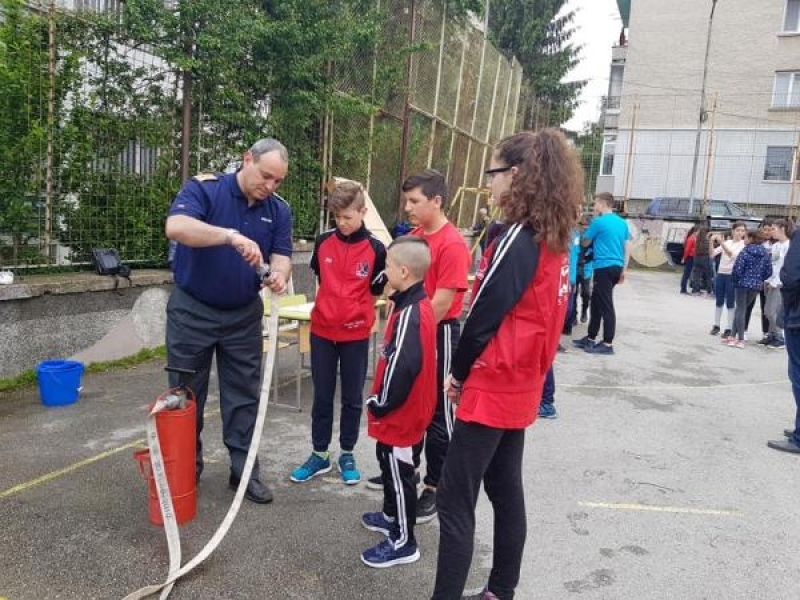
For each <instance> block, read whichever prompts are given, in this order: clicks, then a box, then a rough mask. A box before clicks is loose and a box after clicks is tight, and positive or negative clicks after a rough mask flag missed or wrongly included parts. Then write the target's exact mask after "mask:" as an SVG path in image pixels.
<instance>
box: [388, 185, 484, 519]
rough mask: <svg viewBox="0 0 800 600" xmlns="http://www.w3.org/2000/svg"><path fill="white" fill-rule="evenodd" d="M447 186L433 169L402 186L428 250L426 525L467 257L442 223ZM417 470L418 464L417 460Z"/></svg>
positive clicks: (432, 511)
mask: <svg viewBox="0 0 800 600" xmlns="http://www.w3.org/2000/svg"><path fill="white" fill-rule="evenodd" d="M447 198H448V194H447V183H446V182H445V179H444V176H443V175H442V174H441V173H439V172H438V171H435V170H433V169H427V170H425V171H422V172H421V173H417V174H416V175H412V176H411V177H409V178H408V179H406V180H405V181H404V182H403V199H404V200H405V210H406V212H407V213H408V216H409V219H410V220H411V222H412V223H413V224H414V225H415V226H416V227H415V228H414V229H413V230H412V231H411V234H412V235H418V236H420V237H421V238H422V239H424V240H425V241H426V242H428V246H429V247H430V249H431V267H430V269H428V273H427V275H425V293H426V294H427V295H428V298H430V301H431V305H432V306H433V313H434V316H435V317H436V323H437V326H436V390H437V401H436V412H435V413H434V416H433V421H432V422H431V424H430V426H429V427H428V431H427V433H426V435H425V464H426V473H425V479H424V481H423V483H424V484H425V488H424V489H423V491H422V494H421V495H420V497H419V502H418V503H417V521H418V522H420V523H426V522H427V521H430V520H431V519H433V517H434V516H435V515H436V486H437V485H439V479H440V478H441V474H442V466H443V465H444V459H445V456H447V448H448V446H449V445H450V438H451V437H452V435H453V424H454V422H455V419H454V416H453V404H452V402H451V401H450V399H449V398H447V396H446V395H445V393H444V382H445V378H446V377H447V375H449V373H450V361H451V358H452V356H453V354H455V351H456V347H457V345H458V338H459V336H460V333H461V324H460V323H459V321H458V318H459V316H461V311H462V309H463V306H464V293H465V292H466V290H467V276H468V275H469V267H470V263H471V260H472V259H471V257H470V253H469V248H468V247H467V243H466V242H465V241H464V238H463V237H462V236H461V233H460V232H459V231H458V229H457V228H456V227H455V225H453V224H452V223H451V222H450V221H448V220H447V214H446V213H445V208H446V205H447ZM416 462H417V464H419V460H418V459H417V461H416Z"/></svg>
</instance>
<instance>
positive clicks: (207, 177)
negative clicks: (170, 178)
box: [192, 173, 219, 183]
mask: <svg viewBox="0 0 800 600" xmlns="http://www.w3.org/2000/svg"><path fill="white" fill-rule="evenodd" d="M192 179H194V180H195V181H199V182H201V183H203V182H205V181H217V179H219V178H218V177H217V176H216V175H215V174H214V173H198V174H197V175H195V176H194V177H192Z"/></svg>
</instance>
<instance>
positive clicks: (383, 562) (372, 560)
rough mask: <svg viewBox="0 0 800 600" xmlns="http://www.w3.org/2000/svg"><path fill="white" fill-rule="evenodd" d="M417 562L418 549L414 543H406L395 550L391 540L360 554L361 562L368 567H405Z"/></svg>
mask: <svg viewBox="0 0 800 600" xmlns="http://www.w3.org/2000/svg"><path fill="white" fill-rule="evenodd" d="M418 560H419V548H417V544H416V543H411V542H409V543H407V544H406V545H404V546H402V547H401V548H395V547H394V544H393V543H392V541H391V540H383V541H382V542H381V543H380V544H378V545H377V546H373V547H372V548H370V549H369V550H365V551H364V552H362V553H361V562H363V563H364V564H365V565H367V566H368V567H374V568H376V569H385V568H387V567H393V566H395V565H407V564H409V563H414V562H417V561H418Z"/></svg>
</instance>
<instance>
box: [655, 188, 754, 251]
mask: <svg viewBox="0 0 800 600" xmlns="http://www.w3.org/2000/svg"><path fill="white" fill-rule="evenodd" d="M702 211H703V199H702V198H695V200H694V205H693V207H692V212H691V214H689V198H688V197H675V196H659V197H656V198H653V199H652V200H651V201H650V204H648V205H647V208H646V209H645V211H644V217H645V218H652V219H663V220H665V221H677V222H682V223H691V224H695V223H700V222H701V221H704V222H705V224H706V225H707V226H708V228H709V230H711V231H722V230H726V229H730V227H731V225H732V224H733V223H734V222H736V221H742V222H744V223H745V224H746V225H747V228H748V229H755V228H757V227H758V226H759V224H760V223H761V218H760V217H756V216H754V215H752V214H751V213H748V212H747V211H746V210H745V209H743V208H742V207H740V206H737V205H736V204H734V203H733V202H729V201H727V200H716V199H709V200H708V205H707V213H706V215H705V218H701V213H702ZM684 228H688V227H686V226H685V227H684ZM669 233H670V234H671V235H669V234H668V235H667V236H666V239H664V250H665V251H666V252H667V254H668V255H669V257H670V260H671V261H672V263H673V264H676V265H679V264H681V262H682V261H683V238H680V239H674V238H675V234H677V233H679V232H678V231H676V232H669Z"/></svg>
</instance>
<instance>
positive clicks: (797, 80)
mask: <svg viewBox="0 0 800 600" xmlns="http://www.w3.org/2000/svg"><path fill="white" fill-rule="evenodd" d="M783 76H788V77H789V87H788V89H787V90H786V94H785V95H783V97H781V98H779V97H778V81H779V78H780V77H783ZM793 96H797V99H796V100H795V102H794V103H792V98H793ZM772 108H800V71H776V72H775V79H774V81H773V85H772Z"/></svg>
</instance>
